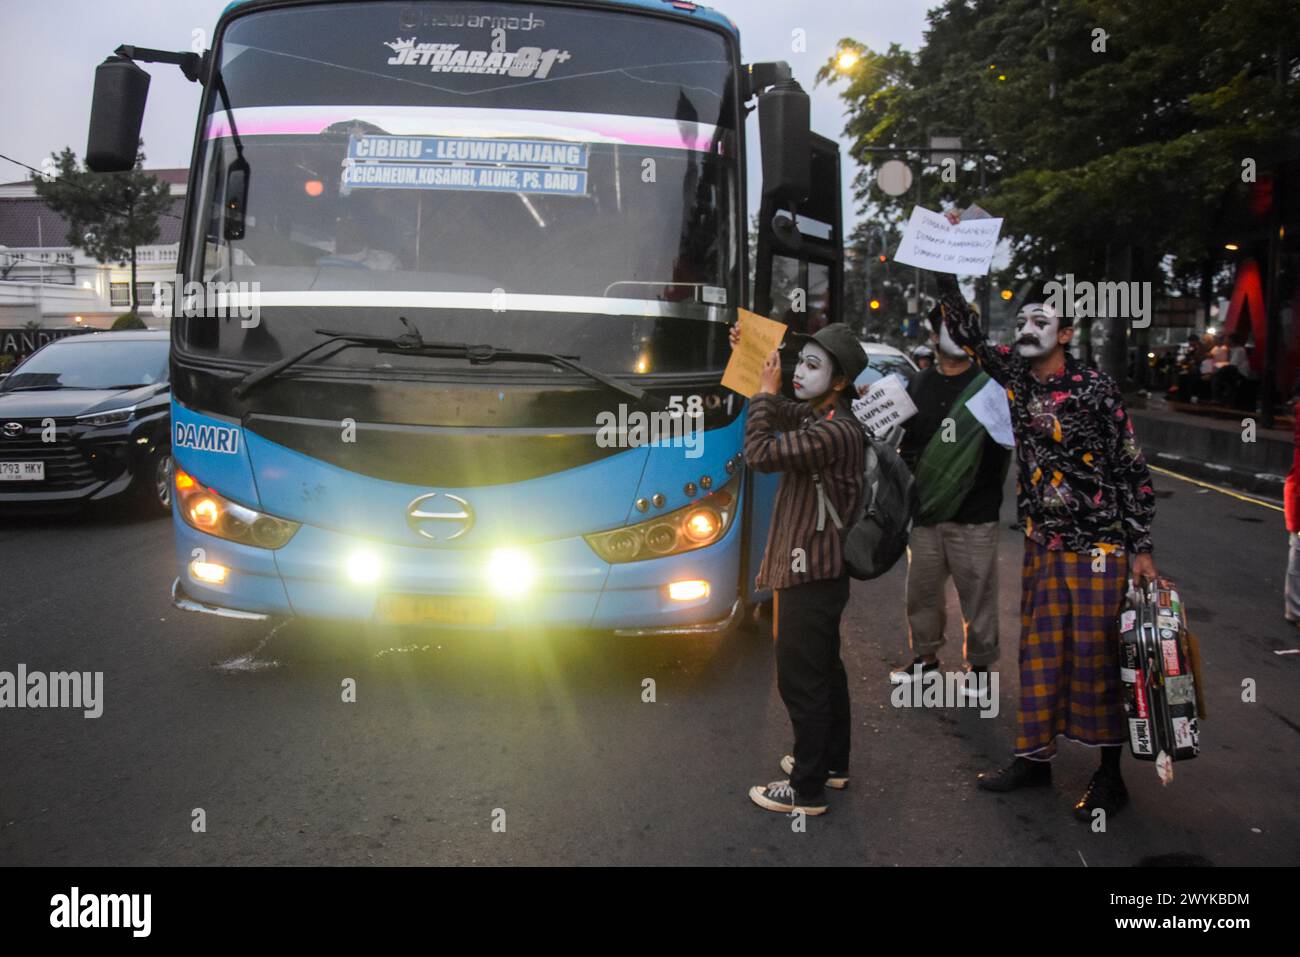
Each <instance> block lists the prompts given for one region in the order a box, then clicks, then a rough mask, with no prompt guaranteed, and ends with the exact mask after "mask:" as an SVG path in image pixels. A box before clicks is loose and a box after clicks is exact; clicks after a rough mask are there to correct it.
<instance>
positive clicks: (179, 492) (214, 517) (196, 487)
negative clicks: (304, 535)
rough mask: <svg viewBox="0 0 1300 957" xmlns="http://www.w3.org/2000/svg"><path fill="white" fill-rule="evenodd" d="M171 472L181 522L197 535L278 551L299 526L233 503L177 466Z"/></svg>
mask: <svg viewBox="0 0 1300 957" xmlns="http://www.w3.org/2000/svg"><path fill="white" fill-rule="evenodd" d="M174 471H175V477H174V479H173V481H174V483H175V486H176V507H177V509H178V510H179V511H180V513H181V519H182V520H183V521H184V522H185V524H186V525H189V526H190V527H191V528H197V529H198V530H199V531H200V532H207V533H208V534H209V535H215V536H216V537H217V538H224V539H226V540H228V541H232V542H239V543H240V544H241V545H253V546H256V547H257V548H280V547H281V546H282V545H284V544H285V543H286V542H288V541H289V539H291V538H293V535H294V533H295V532H296V531H298V529H299V528H300V527H301V525H300V523H298V522H290V521H287V520H286V519H283V518H276V517H275V516H274V515H267V514H266V513H264V512H259V511H256V510H255V509H251V508H249V507H248V506H246V505H240V504H239V503H238V502H232V501H230V499H228V498H226V497H225V496H224V495H221V494H220V493H218V492H214V491H213V490H212V489H210V488H206V487H205V486H204V485H203V483H201V482H199V481H198V480H197V479H195V478H194V476H192V475H190V474H189V473H188V472H186V471H185V470H184V469H182V468H179V467H177V468H176V469H175V470H174Z"/></svg>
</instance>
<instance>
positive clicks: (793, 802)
mask: <svg viewBox="0 0 1300 957" xmlns="http://www.w3.org/2000/svg"><path fill="white" fill-rule="evenodd" d="M749 799H750V800H751V801H753V802H754V803H755V804H757V805H758V806H759V807H761V808H764V809H765V810H768V811H781V812H783V813H785V814H793V813H794V812H795V811H802V812H803V813H804V814H806V815H808V816H809V817H816V816H817V815H818V814H825V813H826V812H827V811H828V810H829V808H828V807H827V806H826V802H825V801H817V802H815V803H807V802H803V801H800V800H799V797H798V795H796V794H795V793H794V788H792V787H791V786H790V782H789V781H773V782H772V783H771V784H769V785H767V786H766V787H764V786H763V785H761V784H755V785H754V786H753V787H752V788H750V789H749Z"/></svg>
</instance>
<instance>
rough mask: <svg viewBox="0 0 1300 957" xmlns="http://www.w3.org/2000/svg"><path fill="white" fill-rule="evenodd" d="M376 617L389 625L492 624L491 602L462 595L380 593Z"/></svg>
mask: <svg viewBox="0 0 1300 957" xmlns="http://www.w3.org/2000/svg"><path fill="white" fill-rule="evenodd" d="M375 617H376V618H377V619H378V620H379V621H380V622H382V623H384V624H386V625H464V626H470V627H473V626H484V625H490V624H492V622H493V620H494V619H495V614H494V611H493V607H492V604H491V602H489V601H486V600H485V599H482V598H466V597H463V596H460V595H380V596H379V601H378V602H377V603H376V605H375Z"/></svg>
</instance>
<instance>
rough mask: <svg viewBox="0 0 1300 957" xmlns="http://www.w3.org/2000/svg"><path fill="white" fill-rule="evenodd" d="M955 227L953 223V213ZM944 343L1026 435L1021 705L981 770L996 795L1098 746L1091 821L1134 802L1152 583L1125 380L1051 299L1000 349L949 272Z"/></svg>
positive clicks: (1146, 506)
mask: <svg viewBox="0 0 1300 957" xmlns="http://www.w3.org/2000/svg"><path fill="white" fill-rule="evenodd" d="M949 218H952V217H949ZM940 289H941V291H942V293H943V295H942V297H941V299H940V309H941V311H942V314H943V318H944V323H945V325H946V327H947V329H948V333H949V334H950V335H951V336H952V338H953V340H954V341H955V342H957V343H958V344H959V345H961V346H962V347H963V348H965V349H966V351H967V352H968V353H970V354H971V356H973V357H974V358H975V360H976V361H977V362H979V364H980V366H981V367H982V368H983V369H984V370H985V371H986V372H988V374H989V375H991V376H992V377H993V378H994V379H996V380H997V381H998V382H999V383H1001V384H1002V385H1003V386H1005V387H1006V389H1007V398H1008V399H1009V400H1010V403H1011V421H1012V425H1013V427H1014V430H1015V437H1016V462H1017V466H1018V471H1019V481H1018V482H1017V484H1016V510H1017V512H1018V514H1019V517H1020V521H1021V524H1022V525H1023V527H1024V531H1025V557H1024V564H1023V566H1022V569H1021V579H1020V580H1021V593H1020V707H1019V709H1018V715H1017V734H1016V746H1015V754H1016V757H1015V760H1014V761H1013V762H1012V763H1011V764H1010V765H1008V766H1007V767H1005V768H1003V769H1002V770H1000V771H996V772H993V773H986V774H981V775H980V777H979V785H980V787H981V788H983V789H985V790H988V791H1011V790H1015V789H1017V788H1022V787H1034V786H1048V785H1050V784H1051V783H1052V766H1051V763H1050V761H1051V759H1052V758H1053V757H1054V756H1055V754H1056V739H1057V738H1058V737H1060V736H1062V735H1063V736H1065V737H1066V738H1069V739H1072V740H1074V741H1078V742H1080V743H1082V744H1085V745H1088V746H1089V747H1093V748H1096V749H1097V751H1098V753H1099V756H1100V758H1101V762H1100V767H1099V768H1098V769H1097V772H1096V773H1095V774H1094V775H1093V777H1092V781H1091V782H1090V783H1089V785H1088V789H1087V790H1086V791H1085V792H1084V794H1083V797H1081V798H1080V799H1079V801H1078V802H1077V803H1076V804H1075V806H1074V813H1075V816H1076V817H1077V818H1078V819H1079V820H1082V821H1088V822H1091V821H1092V820H1093V819H1094V818H1093V812H1094V811H1096V810H1098V809H1101V810H1103V811H1104V812H1105V813H1106V816H1107V817H1109V816H1110V815H1112V814H1114V813H1115V812H1117V811H1118V810H1119V809H1120V808H1122V807H1123V806H1124V805H1125V804H1126V803H1127V801H1128V792H1127V790H1126V788H1125V787H1124V780H1123V778H1122V777H1121V775H1120V769H1119V759H1120V754H1121V752H1122V750H1123V747H1124V743H1125V742H1126V740H1127V736H1128V725H1127V721H1126V716H1125V713H1124V702H1123V697H1122V694H1121V686H1120V674H1119V660H1118V656H1119V655H1118V638H1119V635H1118V617H1119V613H1120V609H1121V606H1122V605H1123V603H1124V596H1125V593H1126V592H1127V590H1128V575H1129V570H1130V568H1129V557H1128V555H1129V553H1131V554H1132V555H1133V559H1132V575H1133V578H1134V579H1135V580H1139V579H1140V580H1151V579H1154V578H1155V577H1156V568H1155V563H1154V562H1153V561H1152V558H1151V523H1152V520H1153V519H1154V517H1155V492H1154V490H1153V489H1152V486H1151V475H1150V472H1149V471H1148V469H1147V464H1146V460H1145V459H1144V458H1143V456H1142V452H1141V451H1140V450H1139V449H1138V447H1137V443H1136V441H1135V439H1134V435H1133V425H1132V422H1131V421H1130V420H1129V417H1128V414H1127V412H1126V411H1125V409H1124V402H1123V398H1122V396H1121V394H1120V390H1119V387H1118V386H1117V385H1116V384H1115V381H1114V380H1113V379H1111V378H1110V377H1109V376H1107V375H1103V374H1102V373H1100V372H1096V371H1094V370H1092V369H1088V368H1086V367H1084V366H1083V365H1081V364H1080V363H1079V362H1078V361H1077V360H1076V359H1075V358H1074V357H1073V356H1071V355H1070V354H1069V352H1068V351H1067V349H1066V346H1067V345H1068V343H1069V342H1070V340H1071V338H1072V337H1073V335H1074V329H1073V327H1072V325H1071V324H1070V321H1069V319H1068V318H1065V317H1061V316H1058V315H1057V314H1056V312H1055V311H1054V310H1053V309H1052V308H1051V307H1050V306H1047V305H1044V304H1042V303H1030V304H1029V305H1026V306H1025V307H1024V308H1023V309H1021V310H1020V314H1019V315H1018V316H1017V317H1016V345H1015V351H1014V352H1012V351H1011V350H1010V349H1008V348H1007V347H1006V346H993V345H990V344H989V342H988V341H987V340H986V339H985V337H984V332H983V330H982V329H981V328H980V321H979V316H978V315H977V314H976V313H975V312H973V311H972V310H971V309H970V308H969V307H968V306H967V303H966V300H965V298H964V297H963V296H962V295H961V290H960V288H959V287H958V285H957V281H956V278H955V277H953V276H948V275H941V276H940Z"/></svg>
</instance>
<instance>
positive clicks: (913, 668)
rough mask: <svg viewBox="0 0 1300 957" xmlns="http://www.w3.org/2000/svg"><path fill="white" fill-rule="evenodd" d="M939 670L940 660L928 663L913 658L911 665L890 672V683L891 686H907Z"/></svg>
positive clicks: (922, 659) (921, 659)
mask: <svg viewBox="0 0 1300 957" xmlns="http://www.w3.org/2000/svg"><path fill="white" fill-rule="evenodd" d="M938 670H939V659H938V658H936V659H935V660H934V661H926V660H925V659H924V658H913V659H912V663H911V664H910V665H904V666H903V667H901V668H895V669H893V670H892V671H890V672H889V683H890V684H891V685H905V684H907V683H908V682H909V681H920V680H921V679H922V678H923V677H924V676H925V675H928V674H929V673H930V672H931V671H938Z"/></svg>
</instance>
